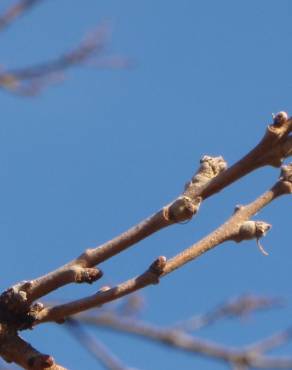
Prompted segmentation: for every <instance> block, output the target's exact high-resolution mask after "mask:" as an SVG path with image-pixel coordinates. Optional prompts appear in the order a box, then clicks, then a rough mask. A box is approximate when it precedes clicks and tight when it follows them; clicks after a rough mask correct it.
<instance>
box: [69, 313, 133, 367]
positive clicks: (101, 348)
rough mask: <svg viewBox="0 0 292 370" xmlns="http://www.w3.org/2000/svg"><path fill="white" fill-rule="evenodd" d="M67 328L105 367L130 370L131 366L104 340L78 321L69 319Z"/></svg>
mask: <svg viewBox="0 0 292 370" xmlns="http://www.w3.org/2000/svg"><path fill="white" fill-rule="evenodd" d="M66 328H67V329H68V330H69V332H70V334H71V335H73V336H74V338H75V339H76V340H77V341H78V342H79V343H80V344H81V346H82V347H84V348H86V349H87V350H88V352H89V353H90V354H91V355H93V357H94V358H95V359H96V360H98V361H99V362H100V363H101V364H102V365H103V366H104V368H105V369H109V370H130V368H129V367H126V366H124V365H123V364H122V363H121V361H120V360H119V359H118V358H117V357H116V356H114V355H113V354H112V353H111V352H110V350H109V349H108V348H106V346H105V345H104V344H103V343H102V342H100V341H98V340H97V339H96V338H95V337H93V336H91V335H89V334H88V333H87V332H86V331H85V330H84V329H83V327H82V326H81V325H80V323H79V322H78V321H76V320H73V319H71V320H67V322H66Z"/></svg>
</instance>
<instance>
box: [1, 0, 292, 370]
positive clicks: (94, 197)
mask: <svg viewBox="0 0 292 370" xmlns="http://www.w3.org/2000/svg"><path fill="white" fill-rule="evenodd" d="M8 3H9V2H8V1H7V4H8ZM1 7H2V5H1ZM291 17H292V4H291V2H289V1H288V0H286V1H285V0H282V1H270V0H265V1H263V0H258V1H256V2H255V1H251V0H247V1H244V2H240V1H231V0H228V1H227V0H223V1H220V2H219V1H215V0H212V1H192V0H182V1H179V2H178V1H157V0H156V1H153V0H147V1H146V0H140V1H139V2H137V1H133V0H124V1H122V2H120V1H111V0H107V1H99V2H96V1H93V0H88V1H86V2H84V3H83V4H82V5H80V4H77V3H74V5H73V4H72V1H69V0H58V1H57V0H55V1H43V2H42V4H41V5H39V6H37V7H35V8H34V9H33V11H31V12H30V13H29V14H27V15H26V16H24V17H22V18H21V19H19V21H18V22H17V23H15V24H14V25H13V26H11V27H10V28H9V29H7V30H6V31H5V32H3V33H2V34H1V45H0V52H1V64H2V65H4V66H5V67H19V66H24V65H29V64H31V63H36V62H39V61H43V60H46V59H51V58H52V57H54V56H57V55H59V54H60V53H62V52H63V51H66V50H68V49H70V48H71V47H73V46H74V45H76V43H77V42H78V41H80V40H81V39H82V37H83V36H84V34H86V33H87V32H88V31H90V30H91V29H93V28H95V27H96V25H98V24H99V23H100V22H102V21H104V20H107V21H109V22H110V24H111V26H112V36H111V41H110V44H109V51H110V52H111V53H112V54H113V55H124V56H126V57H129V58H130V59H132V60H133V61H134V65H135V67H134V68H131V69H128V70H98V69H93V68H86V69H85V68H83V69H75V70H72V71H71V72H70V73H69V75H68V76H67V77H68V78H67V79H66V81H65V82H64V83H62V84H61V85H58V86H54V87H50V88H49V89H47V90H45V91H44V92H43V93H42V94H41V95H40V96H37V97H35V98H19V97H16V96H13V95H9V94H7V93H5V92H1V112H2V114H1V126H0V156H1V159H2V160H1V171H0V176H1V178H0V181H1V194H2V196H1V212H0V241H1V245H2V261H4V263H3V264H2V275H1V276H2V278H1V288H2V289H5V288H6V287H7V286H9V285H11V284H13V283H15V282H17V281H19V280H25V279H32V278H34V277H37V276H39V275H40V274H43V273H45V272H48V271H50V270H52V269H54V268H56V267H58V266H60V265H62V264H64V263H65V262H67V261H68V260H70V259H72V258H73V257H75V256H77V255H79V254H80V253H81V251H82V250H83V249H85V248H87V247H90V246H95V245H98V244H99V243H102V242H104V241H106V240H108V239H110V238H112V237H114V236H115V235H117V234H118V233H120V232H122V231H124V230H126V229H127V228H128V227H130V226H132V225H133V224H135V223H137V222H138V221H140V220H141V219H143V218H144V217H146V216H148V215H150V214H151V213H153V212H154V211H156V210H157V209H159V208H160V207H161V206H163V205H165V204H166V203H168V202H169V201H170V200H172V199H173V198H174V197H176V196H177V194H179V193H180V192H181V190H182V189H183V186H184V183H185V182H186V181H187V180H188V179H189V178H190V177H191V176H192V173H193V172H194V170H195V169H196V168H197V166H198V162H199V159H200V157H201V156H202V155H204V154H209V155H223V156H224V158H225V159H226V160H227V162H228V163H229V164H231V163H233V162H234V161H235V160H237V159H238V158H240V157H241V156H242V155H243V154H244V153H246V152H247V151H248V150H249V149H251V148H252V147H253V146H254V145H255V144H256V143H257V142H258V140H259V139H260V138H261V136H262V135H263V133H264V130H265V127H266V125H267V124H268V123H269V122H270V121H271V114H272V113H273V112H274V113H275V112H277V111H279V110H286V111H288V112H290V113H291V112H292V102H291V93H292V77H291V58H292V48H291V36H292V31H291ZM278 173H279V171H278V170H277V169H272V168H264V169H261V170H259V171H257V172H256V173H254V174H252V175H251V176H249V177H247V178H245V179H242V180H241V181H239V182H238V183H236V184H234V185H233V186H232V187H229V188H227V189H225V190H224V191H223V192H222V193H221V194H219V195H216V196H214V197H212V198H211V199H208V200H207V201H206V202H204V204H203V206H202V208H201V210H200V213H199V215H198V216H197V217H196V218H195V219H194V220H193V221H192V222H190V223H188V224H187V225H177V226H173V227H171V228H169V229H167V230H164V231H162V232H160V233H159V234H157V235H154V236H152V237H151V238H149V239H148V240H145V241H143V242H141V243H139V244H138V245H137V246H135V247H133V248H130V249H129V250H127V251H126V252H124V253H123V254H121V255H119V256H117V257H115V258H113V259H112V260H110V261H108V262H106V263H105V264H104V265H103V266H102V268H103V270H104V272H105V276H104V280H103V282H102V283H100V284H104V283H110V284H115V283H118V282H120V281H122V280H124V279H127V278H129V277H132V276H134V275H136V274H138V273H140V272H141V271H142V270H144V269H145V268H146V267H147V266H148V265H149V263H150V262H151V261H152V260H153V259H154V258H155V257H157V256H158V255H166V256H167V257H171V256H172V255H174V254H176V253H178V252H179V251H180V250H182V249H183V248H185V247H187V246H189V245H191V244H192V243H194V242H196V241H197V240H199V239H200V238H201V237H202V236H205V235H206V234H208V233H209V232H210V231H212V230H213V229H214V228H215V227H217V226H219V225H220V224H221V223H222V222H223V221H224V220H225V219H226V218H228V217H229V216H230V215H231V213H232V211H233V208H234V206H235V205H236V204H238V203H241V204H244V203H247V202H250V201H252V200H253V199H255V198H256V197H257V196H258V195H260V194H261V193H262V192H264V191H265V190H266V189H267V188H268V187H269V186H270V185H271V184H273V183H274V181H275V180H276V178H277V176H278ZM257 218H258V219H263V220H265V221H267V222H269V223H272V224H273V228H272V230H271V231H270V233H269V234H268V236H267V237H266V238H265V240H264V241H263V243H264V246H265V248H266V249H267V250H268V251H269V253H270V256H269V257H264V256H263V255H261V254H260V253H259V251H258V249H257V247H256V245H255V242H246V243H241V244H234V243H228V244H226V245H222V246H220V247H218V248H217V249H216V250H214V251H212V252H211V253H208V254H207V255H204V256H202V257H201V258H200V259H198V260H197V261H195V262H194V263H190V264H189V265H187V266H185V267H184V268H182V269H181V270H179V271H177V272H175V273H173V274H172V275H171V276H168V277H167V278H165V279H163V281H162V282H161V284H160V285H159V286H155V287H150V288H147V289H145V290H144V291H143V295H144V296H145V300H146V307H145V311H144V313H143V318H145V320H147V321H150V322H154V323H157V324H161V325H168V324H172V323H174V322H175V321H177V320H181V319H184V318H187V317H189V316H191V315H193V314H195V313H200V312H204V311H206V310H207V309H209V308H211V307H213V306H215V305H217V304H218V303H220V302H222V301H224V300H225V299H228V298H230V297H233V296H235V295H239V294H242V293H246V292H251V293H254V294H263V295H270V296H280V297H284V298H285V299H286V301H287V306H286V307H285V308H284V309H282V310H280V311H271V312H268V313H263V314H260V315H256V316H254V317H253V318H251V319H250V320H248V321H247V322H245V323H238V322H226V323H223V322H222V323H220V324H217V325H215V326H214V327H212V328H210V329H208V330H204V331H202V332H200V333H198V335H201V336H202V337H204V338H209V339H211V340H214V341H218V342H221V343H226V344H234V345H242V344H247V343H249V342H252V341H254V340H257V339H260V338H262V337H263V336H266V335H270V334H271V333H273V332H274V331H278V330H281V329H284V328H285V327H287V326H288V325H290V324H291V304H292V300H291V293H292V289H291V284H290V281H291V257H292V255H291V254H292V252H291V236H290V229H291V197H290V198H288V197H286V198H283V199H279V200H278V201H277V202H274V203H273V204H271V205H270V206H269V207H267V208H266V209H265V210H264V211H263V212H261V214H260V215H258V216H257ZM289 236H290V237H289ZM100 284H99V283H98V284H97V285H96V286H90V287H87V286H77V287H76V286H70V287H66V288H65V289H62V290H60V291H57V292H55V293H54V294H53V295H52V296H51V297H50V298H51V299H54V300H55V299H62V300H70V299H73V298H77V297H82V296H84V295H86V294H90V293H92V292H94V291H96V290H97V289H98V286H99V285H100ZM94 333H95V334H96V335H97V336H98V338H100V339H102V340H104V342H105V343H106V344H107V345H108V346H110V347H111V348H112V350H113V352H114V353H116V354H117V355H118V356H119V357H120V358H121V359H122V361H123V362H124V363H126V364H128V365H130V366H133V367H137V368H139V369H142V370H150V369H151V370H162V369H163V370H164V369H167V370H174V369H177V368H182V369H191V368H194V367H195V368H200V369H204V370H211V369H212V370H214V369H219V370H220V369H221V368H222V369H223V368H224V366H223V365H221V364H218V363H214V362H212V361H207V360H202V359H200V358H194V357H192V356H190V355H186V354H183V353H180V352H178V351H174V350H169V349H167V348H166V349H165V348H162V347H159V346H158V345H153V344H151V343H146V342H143V341H141V340H139V341H137V340H133V338H129V337H126V336H121V335H112V334H109V333H107V332H105V331H99V330H98V331H94ZM23 335H24V337H25V338H27V339H28V340H30V341H31V342H32V344H36V343H39V346H38V348H39V349H40V350H43V351H44V352H45V353H50V354H52V355H53V356H55V357H56V359H58V360H59V362H60V363H62V364H64V365H65V366H67V367H69V368H70V369H73V370H78V369H85V368H86V369H87V370H91V369H101V367H99V365H98V364H96V362H95V361H94V360H93V359H91V358H90V356H88V355H87V353H86V352H85V351H84V350H83V349H81V348H79V346H78V344H76V343H75V342H74V340H73V339H72V338H70V337H69V336H68V334H67V333H66V332H65V330H63V329H62V328H61V327H56V326H55V325H54V324H48V325H43V326H41V327H38V328H36V329H35V330H34V331H33V332H29V333H24V334H23ZM56 338H57V340H56ZM133 348H134V351H133ZM290 350H291V349H290ZM278 353H281V351H279V352H278ZM285 353H286V354H287V353H288V349H286V351H285Z"/></svg>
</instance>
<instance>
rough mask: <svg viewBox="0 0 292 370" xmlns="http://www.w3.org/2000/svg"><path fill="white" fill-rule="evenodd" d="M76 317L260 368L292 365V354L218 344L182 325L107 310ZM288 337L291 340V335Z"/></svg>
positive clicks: (215, 357) (111, 328) (93, 323)
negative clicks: (164, 325)
mask: <svg viewBox="0 0 292 370" xmlns="http://www.w3.org/2000/svg"><path fill="white" fill-rule="evenodd" d="M76 319H77V320H80V322H82V323H84V324H89V325H95V326H97V327H104V328H107V329H110V330H115V331H120V332H122V333H127V334H133V335H136V336H139V337H142V338H144V339H148V340H151V341H155V342H160V343H162V344H164V345H167V346H171V347H173V348H176V349H179V350H183V351H187V352H191V353H195V354H197V355H201V356H204V357H208V358H213V359H216V360H220V361H223V362H227V363H228V364H232V365H238V366H239V365H242V366H243V365H245V366H248V367H252V368H258V369H275V368H277V369H282V368H283V369H292V358H289V359H287V358H286V359H285V358H275V357H267V356H264V355H263V351H261V350H259V351H257V350H256V348H253V347H251V348H250V347H247V348H243V349H236V348H230V347H226V346H223V345H218V344H216V343H213V342H210V341H206V340H203V339H201V338H197V337H194V336H191V335H189V334H187V333H186V332H184V331H182V330H179V329H173V328H161V327H158V326H155V325H151V324H147V323H145V322H142V321H139V320H136V319H133V318H132V319H131V318H122V317H120V316H117V315H115V314H114V313H106V312H105V313H102V314H98V315H88V314H82V315H78V316H76ZM286 339H287V340H288V338H286Z"/></svg>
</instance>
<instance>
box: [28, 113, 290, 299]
mask: <svg viewBox="0 0 292 370" xmlns="http://www.w3.org/2000/svg"><path fill="white" fill-rule="evenodd" d="M283 115H284V113H282V112H280V113H279V114H278V115H277V116H276V117H275V118H274V123H273V124H272V125H269V126H268V129H267V133H266V135H265V136H264V138H263V139H262V141H261V142H260V143H259V144H258V145H257V146H256V147H255V149H253V150H252V151H251V152H250V153H249V154H248V155H246V156H245V157H244V158H243V159H241V160H240V161H239V162H237V163H236V164H235V165H233V166H232V167H231V168H229V169H226V170H224V168H225V162H224V161H223V159H222V157H217V158H211V157H206V156H205V157H203V158H202V160H201V167H200V168H199V170H198V172H197V174H196V175H195V176H194V177H193V179H192V181H191V182H190V183H188V184H187V186H186V189H185V191H184V193H183V194H182V195H181V196H179V197H178V198H177V199H176V200H175V201H173V202H172V203H171V204H169V205H167V206H166V207H163V208H162V210H160V211H158V212H157V213H156V214H154V215H152V216H150V217H149V218H147V219H146V220H144V221H142V222H141V223H139V224H138V225H136V226H134V227H132V228H131V229H129V230H128V231H126V232H124V233H123V234H121V235H119V236H117V237H116V238H114V239H112V240H110V241H109V242H107V243H105V244H103V245H101V246H99V247H96V248H93V249H88V250H86V251H85V252H84V253H83V254H82V255H80V256H79V257H78V258H77V259H75V260H73V261H71V262H69V263H68V264H67V265H64V266H62V267H60V268H59V269H57V270H55V271H53V272H51V273H49V274H47V275H44V276H41V277H39V278H37V279H35V280H33V281H31V287H30V289H29V290H27V289H26V290H25V291H26V292H27V299H28V302H33V301H34V300H36V299H38V298H40V297H42V296H44V295H46V294H48V293H49V292H51V291H53V290H56V289H58V288H60V287H61V286H64V285H66V284H69V283H71V282H75V281H76V279H75V274H74V273H72V270H73V271H74V270H76V269H80V268H81V269H82V268H87V269H90V268H92V267H93V266H95V265H97V264H99V263H101V262H104V261H105V260H107V259H109V258H111V257H112V256H114V255H116V254H118V253H120V252H122V251H123V250H125V249H127V248H129V247H130V246H132V245H134V244H136V243H138V242H139V241H140V240H142V239H144V238H147V237H149V236H150V235H151V234H153V233H155V232H157V231H159V230H161V229H163V228H165V227H167V226H170V225H172V224H174V223H177V222H182V221H184V220H186V219H190V218H191V217H192V216H193V215H194V214H195V213H196V212H197V211H198V208H199V205H200V202H201V200H202V199H203V198H207V197H209V196H211V195H212V194H214V193H216V192H218V191H219V190H221V189H223V188H224V187H225V186H228V185H230V184H231V183H232V182H234V181H236V180H238V179H239V178H241V177H242V176H244V175H246V174H247V173H249V172H251V171H253V170H254V169H256V168H258V167H260V166H264V165H274V166H275V165H277V166H278V165H279V164H280V163H281V162H282V160H283V159H284V158H286V157H287V156H290V155H291V154H292V137H291V136H288V135H289V133H290V132H291V129H292V118H289V119H288V120H284V119H282V118H281V117H282V116H283ZM279 117H280V118H281V119H280V118H279ZM285 117H286V116H285ZM222 171H223V172H222ZM270 195H271V193H270ZM240 214H241V213H240ZM237 218H238V217H237ZM246 219H247V218H246ZM238 221H239V220H238ZM218 242H220V241H219V240H218ZM171 264H172V268H173V267H174V265H173V261H172V262H171ZM169 268H171V265H168V269H169ZM70 276H71V278H70Z"/></svg>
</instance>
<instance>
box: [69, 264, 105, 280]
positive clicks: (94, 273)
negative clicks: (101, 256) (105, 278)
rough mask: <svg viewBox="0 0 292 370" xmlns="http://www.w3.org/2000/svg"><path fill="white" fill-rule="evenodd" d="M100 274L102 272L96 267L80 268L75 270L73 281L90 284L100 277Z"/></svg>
mask: <svg viewBox="0 0 292 370" xmlns="http://www.w3.org/2000/svg"><path fill="white" fill-rule="evenodd" d="M102 275H103V272H102V271H101V270H100V269H98V268H97V267H88V268H80V269H78V270H77V273H76V277H75V281H76V283H78V284H81V283H88V284H92V283H93V282H94V281H96V280H98V279H100V278H101V277H102Z"/></svg>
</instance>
